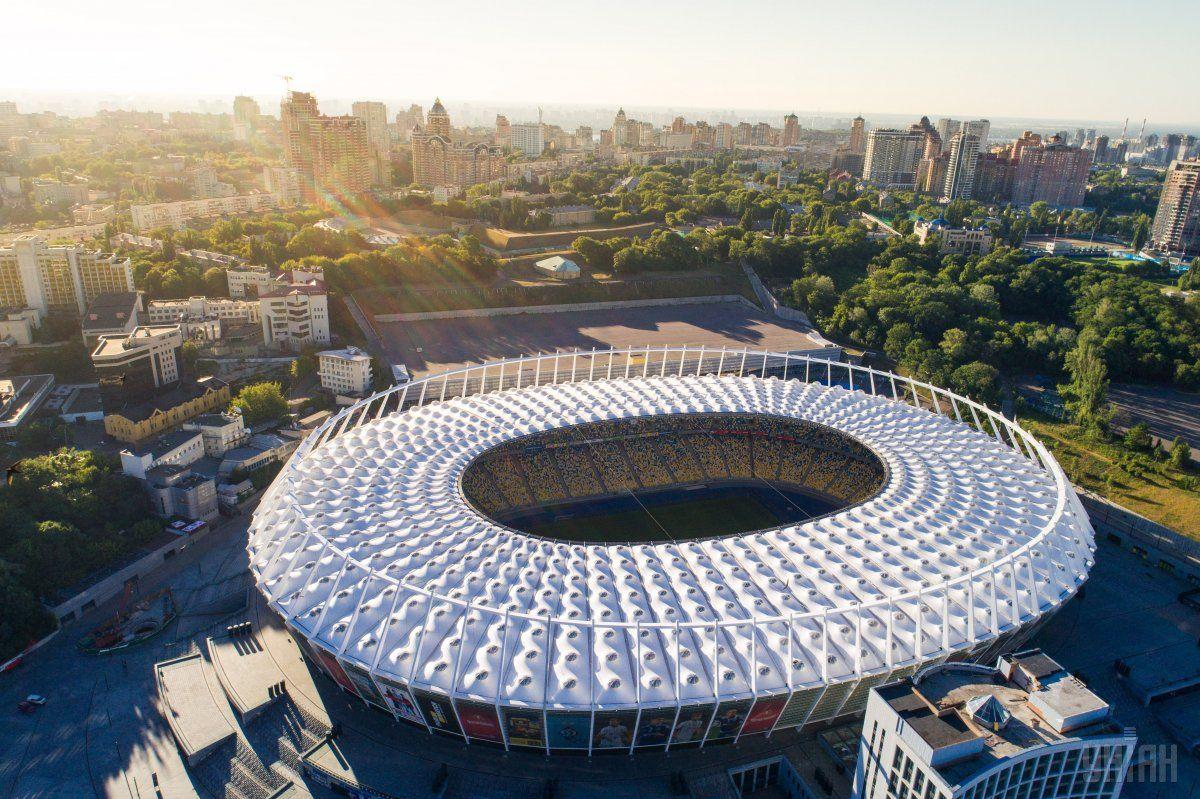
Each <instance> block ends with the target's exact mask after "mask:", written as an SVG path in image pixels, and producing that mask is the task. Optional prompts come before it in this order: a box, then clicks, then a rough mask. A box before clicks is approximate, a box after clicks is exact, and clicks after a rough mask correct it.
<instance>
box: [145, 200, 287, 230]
mask: <svg viewBox="0 0 1200 799" xmlns="http://www.w3.org/2000/svg"><path fill="white" fill-rule="evenodd" d="M279 204H280V202H279V197H278V196H277V195H275V194H265V193H264V194H238V195H234V196H232V197H211V198H208V199H200V200H182V201H180V202H173V203H152V204H150V205H134V206H131V207H130V209H129V213H130V215H131V216H132V217H133V229H134V230H136V231H143V230H154V229H156V228H164V227H169V228H181V227H183V226H184V225H186V224H187V223H188V221H189V220H192V219H212V218H215V217H222V216H240V215H244V214H256V213H262V212H264V211H269V210H271V209H272V208H278V207H279Z"/></svg>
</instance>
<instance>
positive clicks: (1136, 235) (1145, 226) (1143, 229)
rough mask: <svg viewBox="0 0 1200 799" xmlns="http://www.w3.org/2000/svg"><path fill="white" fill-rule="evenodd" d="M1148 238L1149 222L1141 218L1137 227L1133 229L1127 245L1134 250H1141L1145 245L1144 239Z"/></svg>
mask: <svg viewBox="0 0 1200 799" xmlns="http://www.w3.org/2000/svg"><path fill="white" fill-rule="evenodd" d="M1148 238H1150V222H1149V220H1147V219H1145V218H1142V219H1139V220H1138V223H1137V227H1135V228H1134V229H1133V240H1132V241H1131V242H1130V244H1129V246H1130V247H1131V248H1132V249H1133V251H1134V252H1141V251H1142V248H1143V247H1145V246H1146V239H1148Z"/></svg>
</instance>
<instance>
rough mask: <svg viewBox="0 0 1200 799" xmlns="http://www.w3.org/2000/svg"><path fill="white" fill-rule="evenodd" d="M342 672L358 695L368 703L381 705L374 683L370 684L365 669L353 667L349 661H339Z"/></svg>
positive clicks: (380, 698) (381, 698)
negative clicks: (352, 684)
mask: <svg viewBox="0 0 1200 799" xmlns="http://www.w3.org/2000/svg"><path fill="white" fill-rule="evenodd" d="M341 666H342V671H344V672H346V676H347V677H349V678H350V682H352V683H354V688H355V689H356V690H357V691H358V695H359V696H361V697H362V698H363V699H365V700H367V701H368V702H373V703H374V704H376V705H380V706H382V705H383V697H382V696H380V695H379V689H378V688H376V687H375V683H373V682H371V675H370V674H368V673H367V671H366V669H364V668H361V667H359V666H355V665H354V664H353V663H351V662H350V661H348V660H346V661H341Z"/></svg>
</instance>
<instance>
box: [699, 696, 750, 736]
mask: <svg viewBox="0 0 1200 799" xmlns="http://www.w3.org/2000/svg"><path fill="white" fill-rule="evenodd" d="M752 701H753V700H750V699H731V700H730V701H728V702H722V703H721V705H720V707H718V708H717V715H715V716H713V720H712V724H710V725H709V726H708V735H707V736H706V737H705V740H706V741H709V742H712V741H726V740H728V739H730V738H736V737H737V734H738V731H740V730H741V729H742V723H743V722H745V721H746V714H747V713H748V712H750V704H751V702H752Z"/></svg>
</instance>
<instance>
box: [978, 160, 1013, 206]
mask: <svg viewBox="0 0 1200 799" xmlns="http://www.w3.org/2000/svg"><path fill="white" fill-rule="evenodd" d="M1012 180H1013V162H1012V160H1011V159H1010V158H1009V157H1008V155H1007V154H1005V153H983V154H981V155H980V156H979V163H978V164H976V165H975V193H974V199H976V200H981V201H983V202H1002V201H1004V200H1007V199H1008V198H1009V197H1011V196H1012Z"/></svg>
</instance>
